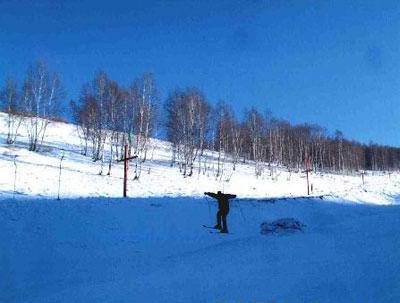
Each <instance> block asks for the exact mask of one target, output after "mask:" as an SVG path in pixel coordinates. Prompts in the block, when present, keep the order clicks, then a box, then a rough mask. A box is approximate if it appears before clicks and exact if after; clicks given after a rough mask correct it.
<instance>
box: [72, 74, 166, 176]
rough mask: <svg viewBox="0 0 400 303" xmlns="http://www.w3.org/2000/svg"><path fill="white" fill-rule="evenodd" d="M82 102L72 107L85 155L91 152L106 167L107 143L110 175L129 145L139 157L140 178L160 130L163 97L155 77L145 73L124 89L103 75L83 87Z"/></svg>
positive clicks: (137, 173)
mask: <svg viewBox="0 0 400 303" xmlns="http://www.w3.org/2000/svg"><path fill="white" fill-rule="evenodd" d="M79 101H80V102H79V103H75V102H72V103H71V105H72V110H73V115H74V118H75V121H76V122H77V124H78V132H79V135H80V137H81V139H82V141H83V154H85V155H87V154H88V153H89V152H91V157H92V158H93V160H94V161H98V160H99V161H101V163H102V167H103V162H104V160H105V156H104V154H105V153H104V152H105V146H106V142H107V143H108V147H109V153H108V154H109V156H108V173H107V174H110V173H111V167H112V163H113V161H114V160H115V159H118V158H120V157H122V156H123V154H124V153H123V148H124V146H125V145H128V147H129V154H130V155H131V154H134V155H136V156H137V158H136V161H135V178H139V176H140V172H141V163H142V162H144V161H145V160H146V158H147V153H148V150H149V142H150V137H151V136H152V134H153V132H154V130H155V128H156V118H157V115H156V114H157V108H158V102H159V94H158V88H157V85H156V83H155V79H154V77H153V75H152V74H151V73H144V74H143V75H141V76H140V77H138V78H136V79H134V80H133V81H132V84H131V85H130V86H129V87H122V86H120V85H119V84H118V83H117V82H116V81H114V80H112V79H110V78H109V77H108V75H107V74H106V73H104V72H99V73H98V74H97V75H96V76H95V78H94V79H93V80H92V81H91V82H90V83H87V84H85V85H84V86H83V88H82V92H81V97H80V100H79ZM89 145H90V146H91V151H89ZM101 173H102V170H101V171H100V174H101Z"/></svg>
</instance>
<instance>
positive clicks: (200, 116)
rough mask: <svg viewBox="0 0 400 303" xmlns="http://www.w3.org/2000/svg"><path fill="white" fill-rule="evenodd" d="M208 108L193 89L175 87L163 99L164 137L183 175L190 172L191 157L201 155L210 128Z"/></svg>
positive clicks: (193, 159)
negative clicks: (171, 145)
mask: <svg viewBox="0 0 400 303" xmlns="http://www.w3.org/2000/svg"><path fill="white" fill-rule="evenodd" d="M210 108H211V107H210V105H209V104H208V102H207V101H206V100H205V98H204V96H203V94H202V93H201V92H200V91H199V90H198V89H195V88H192V89H187V90H185V91H181V90H176V91H174V92H173V93H171V94H170V96H169V98H168V100H167V103H166V111H167V124H166V126H167V136H168V139H169V140H170V141H171V142H172V144H173V155H174V156H176V157H177V160H178V161H179V165H180V169H181V172H182V174H183V175H184V176H191V175H192V174H193V166H194V162H195V160H196V159H197V158H198V157H202V156H203V152H204V149H205V147H206V138H207V136H208V133H209V130H210Z"/></svg>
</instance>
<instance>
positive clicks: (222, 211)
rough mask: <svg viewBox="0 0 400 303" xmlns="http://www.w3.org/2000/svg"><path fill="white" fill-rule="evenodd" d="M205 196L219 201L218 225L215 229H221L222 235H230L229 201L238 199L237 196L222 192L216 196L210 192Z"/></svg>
mask: <svg viewBox="0 0 400 303" xmlns="http://www.w3.org/2000/svg"><path fill="white" fill-rule="evenodd" d="M204 194H205V195H207V196H210V197H211V198H214V199H216V200H217V201H218V212H217V224H216V225H215V226H214V228H215V229H219V230H220V231H221V233H228V224H227V222H226V216H227V215H228V214H229V199H234V198H236V195H231V194H223V193H222V192H221V191H218V192H217V193H216V194H215V193H210V192H205V193H204ZM221 223H222V224H221Z"/></svg>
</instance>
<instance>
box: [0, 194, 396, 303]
mask: <svg viewBox="0 0 400 303" xmlns="http://www.w3.org/2000/svg"><path fill="white" fill-rule="evenodd" d="M215 208H216V207H215V204H214V203H213V202H211V201H209V202H208V201H207V200H205V199H193V198H189V197H187V198H183V197H181V198H148V199H143V198H136V199H123V198H120V199H111V198H109V199H106V198H92V199H76V200H61V201H57V200H32V199H30V200H27V201H18V202H15V201H14V200H5V201H2V202H1V203H0V228H1V231H2V232H1V233H0V243H1V250H0V266H1V269H2V270H1V272H2V275H1V276H0V290H2V291H0V301H1V302H31V303H34V302H41V303H42V302H49V303H50V302H51V303H52V302H168V303H177V302H182V303H186V302H192V303H195V302H199V303H200V302H302V303H309V302H319V303H326V302H332V303H341V302H343V303H345V302H362V303H376V302H380V303H397V302H399V301H400V258H399V257H398V253H399V251H400V207H399V206H372V205H360V204H349V203H347V204H341V203H331V202H324V201H321V200H319V199H318V200H291V201H278V202H276V203H275V204H272V203H260V202H254V201H245V202H244V201H241V202H237V201H236V202H235V201H234V202H232V208H231V213H230V215H229V218H228V219H229V223H230V231H231V232H232V234H211V233H209V229H205V228H204V227H202V224H204V223H206V224H213V223H214V213H215ZM284 217H293V218H296V219H298V220H300V221H301V222H303V223H305V224H306V225H307V226H306V228H305V229H304V231H303V232H299V233H294V234H288V235H279V234H270V235H266V236H265V235H261V234H260V228H259V225H260V223H261V222H263V221H265V220H267V221H271V220H275V219H278V218H284Z"/></svg>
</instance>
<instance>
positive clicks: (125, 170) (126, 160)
mask: <svg viewBox="0 0 400 303" xmlns="http://www.w3.org/2000/svg"><path fill="white" fill-rule="evenodd" d="M128 161H129V160H128V144H125V155H124V198H126V195H127V190H128V167H129V166H128Z"/></svg>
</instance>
